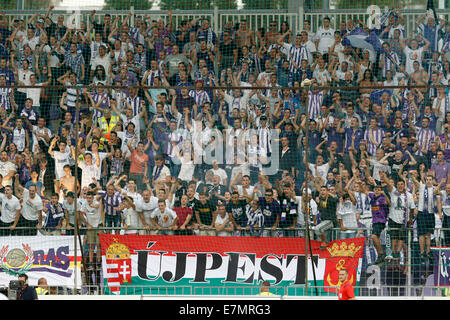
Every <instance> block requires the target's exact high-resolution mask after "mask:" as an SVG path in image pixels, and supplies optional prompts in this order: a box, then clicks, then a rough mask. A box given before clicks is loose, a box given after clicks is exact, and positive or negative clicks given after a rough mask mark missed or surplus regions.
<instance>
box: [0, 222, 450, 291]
mask: <svg viewBox="0 0 450 320" xmlns="http://www.w3.org/2000/svg"><path fill="white" fill-rule="evenodd" d="M3 229H5V228H3ZM17 229H18V230H20V229H27V228H24V227H18V228H17ZM96 229H97V230H102V231H104V232H108V233H109V232H113V231H119V230H121V228H96ZM86 230H87V229H86V228H80V233H81V234H83V233H84V231H86ZM130 230H135V231H137V232H140V233H141V234H155V233H149V231H148V230H146V229H144V228H130ZM283 230H285V229H280V228H278V229H276V230H274V233H273V234H272V236H277V232H279V231H283ZM1 231H2V230H0V232H1ZM63 231H64V230H63ZM294 231H295V232H296V234H295V235H294V236H296V237H297V236H298V235H299V234H300V232H303V233H305V231H306V230H305V229H304V228H300V227H298V228H296V229H295V230H294ZM332 231H333V233H334V235H335V236H334V237H333V239H331V240H338V239H340V237H339V236H338V235H339V231H340V229H339V228H335V229H333V230H332ZM351 231H355V232H364V231H368V230H367V229H366V228H355V229H351ZM443 231H450V229H446V228H436V233H435V235H437V237H436V238H435V240H434V243H433V248H436V249H437V250H439V252H438V257H441V249H442V248H444V246H443V241H442V240H443V238H442V237H441V233H442V232H443ZM311 233H313V232H312V231H311ZM66 236H67V237H71V236H69V235H66ZM192 236H193V237H197V235H192ZM230 236H233V235H232V234H230ZM18 237H19V236H18ZM49 237H51V236H49ZM200 237H201V236H200ZM242 238H243V239H244V238H245V237H242ZM382 238H383V236H382ZM0 239H1V237H0ZM315 240H320V237H317V236H316V237H315ZM416 240H417V239H414V238H413V229H412V228H408V236H407V240H406V241H405V253H406V259H405V260H404V262H403V264H402V265H403V266H405V267H406V269H407V272H406V274H404V275H403V276H402V279H401V281H399V283H398V284H395V285H394V284H390V283H388V282H387V280H386V278H383V281H378V282H377V281H375V282H372V283H370V282H369V281H368V278H370V277H371V276H372V275H374V274H375V271H374V270H372V269H373V268H372V269H371V270H369V267H371V266H373V265H369V264H368V263H367V265H366V266H365V267H364V268H361V273H360V274H359V276H360V277H363V275H364V279H365V281H364V283H363V284H362V285H359V286H356V287H355V290H356V292H357V295H358V296H361V297H420V296H423V297H444V296H445V297H448V296H449V287H448V286H447V285H446V284H445V283H440V282H439V281H438V283H437V284H436V285H433V284H430V283H429V282H426V280H427V279H426V277H430V276H431V275H432V274H433V272H436V270H437V272H438V274H440V273H441V272H443V273H444V274H445V273H446V272H448V271H449V270H448V269H449V268H448V263H447V262H446V261H444V260H441V259H440V258H439V259H437V266H435V262H433V263H432V262H430V264H429V265H428V264H426V265H421V264H420V262H418V260H417V259H418V258H417V250H418V241H416ZM74 241H76V239H74ZM243 241H245V240H243ZM371 241H372V240H371V239H370V237H366V248H368V247H371V246H372V243H371ZM383 249H385V244H384V243H383ZM88 250H89V249H88V244H86V243H84V244H83V245H82V246H81V251H82V253H84V254H83V255H84V257H85V258H84V259H86V257H87V255H88ZM84 259H83V260H84ZM88 265H89V263H88V262H87V260H84V267H83V268H82V269H81V270H82V272H83V273H84V270H85V268H86V267H87V266H88ZM377 267H378V266H377ZM95 268H96V271H95V270H94V272H98V273H99V274H102V272H103V271H102V268H101V266H100V265H99V264H96V266H95ZM378 268H380V269H379V270H378V272H380V271H381V270H384V271H382V272H384V274H385V275H384V277H386V272H390V271H387V270H388V269H389V268H391V265H386V266H383V268H384V269H381V266H380V267H378ZM389 270H391V269H389ZM392 270H396V269H395V268H394V269H392ZM91 271H93V270H91ZM417 272H423V274H424V275H425V279H424V280H423V281H422V280H421V281H420V282H419V283H418V282H417V281H415V280H417V274H416V273H417ZM435 276H436V275H435ZM102 277H103V276H102ZM82 279H83V283H82V285H81V287H80V286H52V290H51V292H52V293H53V294H55V295H104V294H111V292H110V290H109V287H108V286H106V285H103V281H101V282H99V283H96V284H94V283H91V282H90V281H88V282H86V281H87V277H85V276H82ZM380 279H381V278H380ZM380 279H379V280H380ZM439 279H440V277H439ZM360 281H361V279H360ZM305 283H308V285H288V286H272V287H271V292H272V293H274V294H276V295H279V296H287V297H289V296H311V297H313V296H320V297H326V296H335V292H336V288H335V287H328V286H323V285H316V284H314V282H313V281H312V279H309V278H308V279H305ZM259 289H260V287H259V286H256V285H255V286H253V285H248V286H238V285H237V286H228V285H227V286H208V285H204V286H192V287H191V286H186V285H181V286H176V285H172V286H165V285H164V286H162V285H160V286H148V285H145V286H142V285H141V286H133V285H127V286H126V290H123V291H122V292H121V294H122V295H136V294H137V295H150V296H151V295H165V296H170V295H184V296H186V295H193V296H204V295H218V296H222V295H244V296H252V295H257V294H258V292H259Z"/></svg>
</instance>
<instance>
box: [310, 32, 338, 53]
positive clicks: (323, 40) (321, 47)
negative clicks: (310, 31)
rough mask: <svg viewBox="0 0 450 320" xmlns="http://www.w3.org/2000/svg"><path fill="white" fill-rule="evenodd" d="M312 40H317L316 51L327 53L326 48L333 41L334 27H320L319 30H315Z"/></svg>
mask: <svg viewBox="0 0 450 320" xmlns="http://www.w3.org/2000/svg"><path fill="white" fill-rule="evenodd" d="M314 40H319V44H318V45H317V51H319V52H320V53H321V54H324V53H328V48H330V47H331V46H332V45H333V43H334V29H332V28H330V27H329V28H328V29H324V28H323V27H320V28H319V30H317V33H316V35H315V37H314Z"/></svg>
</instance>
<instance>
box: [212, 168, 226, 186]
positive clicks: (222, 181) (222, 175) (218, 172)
mask: <svg viewBox="0 0 450 320" xmlns="http://www.w3.org/2000/svg"><path fill="white" fill-rule="evenodd" d="M211 171H212V172H213V173H214V175H215V176H219V177H220V184H223V185H225V180H227V179H228V175H227V172H226V171H225V170H223V169H222V168H218V169H217V170H216V169H214V168H213V169H211Z"/></svg>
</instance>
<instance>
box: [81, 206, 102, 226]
mask: <svg viewBox="0 0 450 320" xmlns="http://www.w3.org/2000/svg"><path fill="white" fill-rule="evenodd" d="M92 205H95V206H97V205H99V202H98V201H97V200H93V201H92ZM80 212H83V213H84V215H85V217H86V221H87V223H88V224H89V225H90V226H92V227H93V228H97V227H98V225H99V224H100V223H101V222H102V215H101V212H100V207H98V208H94V207H91V206H90V205H89V203H88V202H87V201H86V202H84V203H83V204H82V205H81V208H80Z"/></svg>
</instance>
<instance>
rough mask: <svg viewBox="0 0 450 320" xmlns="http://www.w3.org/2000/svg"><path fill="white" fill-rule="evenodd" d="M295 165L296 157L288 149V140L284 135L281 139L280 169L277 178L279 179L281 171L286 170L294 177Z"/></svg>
mask: <svg viewBox="0 0 450 320" xmlns="http://www.w3.org/2000/svg"><path fill="white" fill-rule="evenodd" d="M295 164H296V155H295V153H294V151H293V150H292V149H291V148H290V147H289V139H288V137H287V135H284V136H283V137H282V138H281V149H280V169H279V176H278V177H279V178H281V174H282V172H283V170H288V171H289V174H291V175H292V176H293V177H295Z"/></svg>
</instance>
